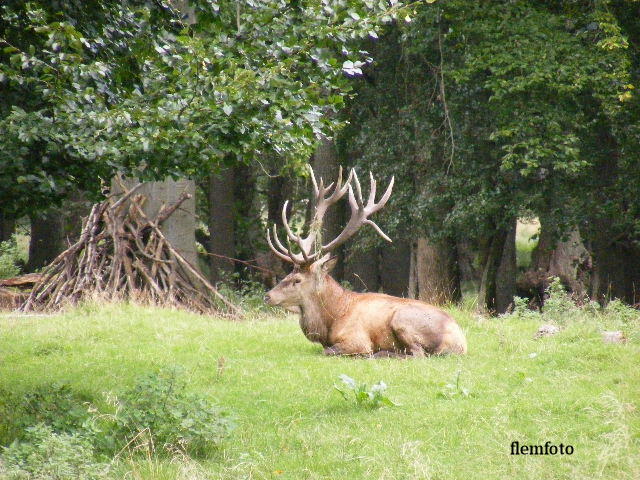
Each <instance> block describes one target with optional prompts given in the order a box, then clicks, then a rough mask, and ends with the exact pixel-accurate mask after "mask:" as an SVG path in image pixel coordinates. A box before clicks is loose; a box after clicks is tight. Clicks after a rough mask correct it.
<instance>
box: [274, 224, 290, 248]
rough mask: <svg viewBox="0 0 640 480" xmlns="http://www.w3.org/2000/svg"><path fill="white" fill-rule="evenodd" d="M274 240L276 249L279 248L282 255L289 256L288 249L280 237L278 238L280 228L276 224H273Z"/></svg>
mask: <svg viewBox="0 0 640 480" xmlns="http://www.w3.org/2000/svg"><path fill="white" fill-rule="evenodd" d="M273 239H274V241H275V243H276V247H278V249H279V250H280V252H282V253H286V254H288V253H289V252H288V250H287V247H285V246H284V245H283V244H282V242H281V241H280V237H278V227H277V225H276V224H275V223H274V224H273Z"/></svg>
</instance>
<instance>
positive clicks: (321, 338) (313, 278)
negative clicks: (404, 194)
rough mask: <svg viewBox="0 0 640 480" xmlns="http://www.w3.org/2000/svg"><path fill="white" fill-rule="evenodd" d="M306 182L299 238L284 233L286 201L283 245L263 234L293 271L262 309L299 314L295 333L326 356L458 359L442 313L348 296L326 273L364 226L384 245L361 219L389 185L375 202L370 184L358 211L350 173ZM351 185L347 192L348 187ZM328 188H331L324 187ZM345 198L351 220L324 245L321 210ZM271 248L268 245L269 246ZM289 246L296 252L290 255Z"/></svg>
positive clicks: (407, 302) (460, 341)
mask: <svg viewBox="0 0 640 480" xmlns="http://www.w3.org/2000/svg"><path fill="white" fill-rule="evenodd" d="M309 170H310V171H311V180H312V182H313V193H314V196H315V210H314V213H313V220H312V223H311V225H310V228H309V234H308V236H307V237H305V238H302V236H300V235H296V234H294V233H293V231H292V230H291V227H290V226H289V221H288V218H287V203H288V201H287V202H285V204H284V207H283V208H282V223H283V225H284V228H285V230H286V233H287V246H286V247H285V246H284V244H283V243H282V242H281V241H280V239H279V238H278V233H277V229H276V226H275V225H274V226H273V242H272V239H271V234H270V232H269V230H267V241H268V243H269V246H270V247H271V249H272V250H273V252H274V253H275V254H276V255H277V256H278V257H279V258H281V259H283V260H285V261H287V262H290V263H292V264H293V266H294V268H293V271H292V272H291V273H290V274H289V275H287V276H286V277H285V278H284V279H283V280H282V281H281V282H280V283H279V284H278V285H276V286H275V287H274V288H273V289H272V290H271V291H269V292H268V293H267V294H266V296H265V301H266V302H267V303H268V304H269V305H279V306H282V307H285V308H287V309H289V310H292V311H299V312H300V327H301V328H302V331H303V333H304V334H305V336H306V337H307V338H308V339H309V340H311V341H312V342H318V343H320V344H322V346H324V347H325V348H324V353H325V354H326V355H374V356H379V357H385V356H405V355H413V356H414V357H421V356H424V355H425V354H428V355H432V354H436V355H437V354H446V353H465V352H466V351H467V341H466V339H465V336H464V334H463V333H462V330H461V328H460V326H459V325H458V324H457V323H456V321H455V320H454V319H453V318H452V317H451V316H450V315H449V314H447V313H446V312H444V311H442V310H440V309H439V308H436V307H434V306H432V305H428V304H426V303H424V302H421V301H419V300H412V299H408V298H398V297H392V296H389V295H384V294H380V293H356V292H351V291H349V290H346V289H344V288H342V287H341V286H340V285H339V284H338V282H336V281H335V280H334V279H333V278H331V277H330V276H329V274H328V272H329V271H330V270H331V268H332V267H333V266H334V264H335V258H332V257H331V251H333V250H334V249H335V248H336V247H338V246H339V245H342V244H343V243H344V242H346V241H347V240H348V239H349V238H351V237H352V236H353V235H354V234H355V233H356V231H357V230H358V229H359V228H360V227H361V226H362V225H365V224H366V225H371V226H372V227H373V228H374V229H375V230H376V232H378V234H379V235H380V236H381V237H382V238H384V239H385V240H388V241H391V239H390V238H389V237H387V235H385V233H384V232H383V231H382V230H381V229H380V227H378V225H376V224H375V223H374V222H373V221H372V220H369V218H368V217H369V216H371V215H372V214H373V213H375V212H377V211H378V210H380V209H381V208H382V207H384V205H385V204H386V203H387V200H389V197H390V196H391V190H392V188H393V178H392V179H391V182H390V183H389V186H388V187H387V190H386V192H385V193H384V195H383V196H382V198H381V199H380V201H379V202H377V203H376V201H375V196H376V181H375V180H374V178H373V174H371V173H370V174H369V175H370V177H371V190H370V192H369V198H368V200H367V203H366V204H365V203H364V201H363V199H362V189H361V186H360V181H359V180H358V176H357V175H356V173H355V171H354V170H352V171H351V172H350V173H349V177H348V178H347V181H346V182H345V183H344V184H343V183H342V168H340V172H339V174H338V181H337V182H336V183H335V187H334V184H333V183H331V184H330V185H328V186H326V187H325V185H324V181H323V179H322V178H320V182H319V184H318V182H317V181H316V178H315V175H314V173H313V169H311V167H309ZM352 183H353V185H352ZM332 187H333V188H332ZM347 192H348V193H349V204H350V206H351V217H350V219H349V221H348V222H347V225H346V227H345V228H344V230H343V231H342V232H341V233H340V234H339V235H338V236H337V237H336V238H335V239H333V240H331V241H330V242H328V243H326V244H324V243H322V241H321V239H320V235H321V231H322V221H323V218H324V215H325V213H326V211H327V209H328V208H329V207H330V206H331V205H333V204H334V203H336V202H337V201H338V200H340V199H341V198H342V197H343V196H344V195H345V193H347ZM274 243H275V246H274ZM292 244H295V245H297V250H299V252H294V251H293V250H292V248H291V246H292Z"/></svg>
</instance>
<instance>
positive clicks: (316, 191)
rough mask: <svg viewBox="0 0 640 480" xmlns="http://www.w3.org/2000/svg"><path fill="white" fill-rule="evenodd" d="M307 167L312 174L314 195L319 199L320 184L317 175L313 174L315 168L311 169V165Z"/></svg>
mask: <svg viewBox="0 0 640 480" xmlns="http://www.w3.org/2000/svg"><path fill="white" fill-rule="evenodd" d="M307 167H308V168H309V172H311V183H313V194H314V195H315V196H316V198H317V197H318V182H316V174H315V173H313V168H312V167H311V165H309V164H307Z"/></svg>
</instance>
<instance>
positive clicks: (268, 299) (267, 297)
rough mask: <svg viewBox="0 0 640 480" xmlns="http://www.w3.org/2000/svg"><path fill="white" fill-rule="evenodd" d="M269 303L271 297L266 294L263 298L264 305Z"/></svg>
mask: <svg viewBox="0 0 640 480" xmlns="http://www.w3.org/2000/svg"><path fill="white" fill-rule="evenodd" d="M270 301H271V295H269V294H268V293H267V294H266V295H265V296H264V302H265V303H269V302H270Z"/></svg>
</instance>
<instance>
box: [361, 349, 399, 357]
mask: <svg viewBox="0 0 640 480" xmlns="http://www.w3.org/2000/svg"><path fill="white" fill-rule="evenodd" d="M407 356H408V355H407V354H406V353H400V352H394V351H392V350H380V351H378V352H376V353H374V354H373V355H371V356H370V357H369V358H407Z"/></svg>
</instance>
